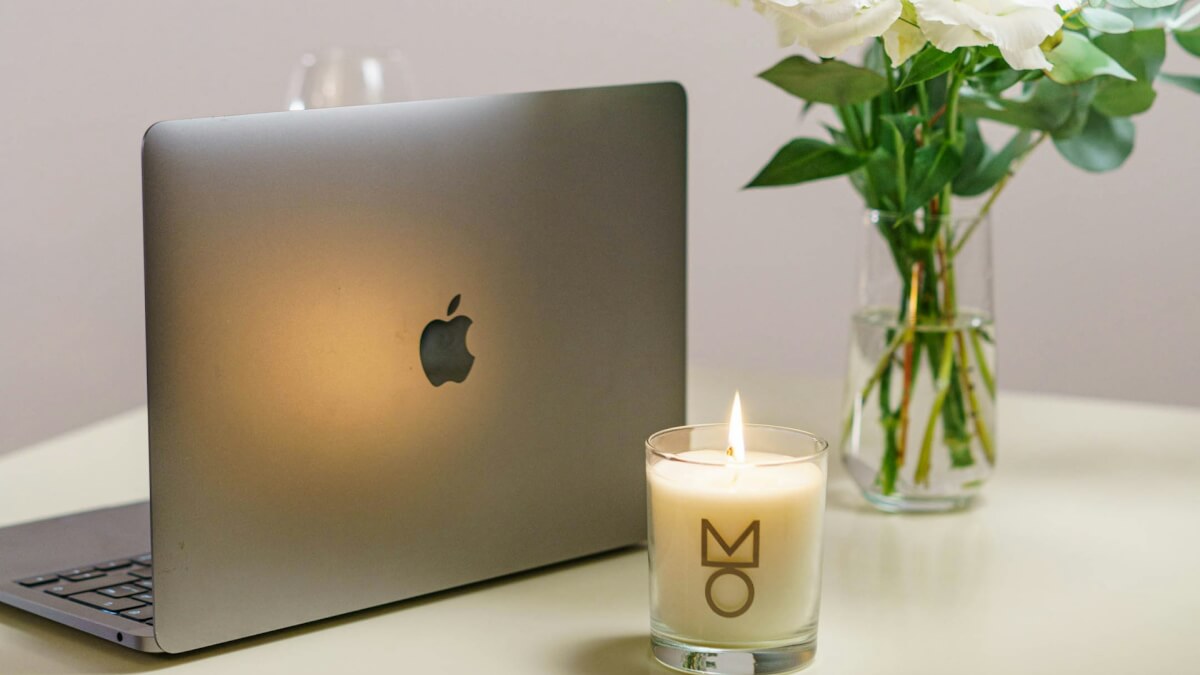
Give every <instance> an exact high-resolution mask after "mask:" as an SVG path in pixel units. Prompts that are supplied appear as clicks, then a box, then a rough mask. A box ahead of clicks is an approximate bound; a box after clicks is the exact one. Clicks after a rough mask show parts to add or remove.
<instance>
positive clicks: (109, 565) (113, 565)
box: [96, 560, 132, 572]
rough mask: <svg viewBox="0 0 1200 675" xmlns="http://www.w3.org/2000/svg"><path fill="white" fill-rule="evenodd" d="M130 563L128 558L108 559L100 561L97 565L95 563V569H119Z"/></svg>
mask: <svg viewBox="0 0 1200 675" xmlns="http://www.w3.org/2000/svg"><path fill="white" fill-rule="evenodd" d="M130 564H132V563H130V562H129V561H128V560H109V561H108V562H102V563H100V564H99V565H96V569H98V570H100V571H101V572H108V571H110V570H117V569H121V568H122V567H129V565H130Z"/></svg>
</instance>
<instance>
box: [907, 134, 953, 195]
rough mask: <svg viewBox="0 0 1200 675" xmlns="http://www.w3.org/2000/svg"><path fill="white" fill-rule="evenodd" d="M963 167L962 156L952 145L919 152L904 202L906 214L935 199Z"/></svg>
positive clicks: (914, 158) (943, 144) (927, 148)
mask: <svg viewBox="0 0 1200 675" xmlns="http://www.w3.org/2000/svg"><path fill="white" fill-rule="evenodd" d="M961 167H962V155H960V154H959V153H958V150H955V149H954V146H953V145H951V144H950V143H934V144H932V145H927V146H925V147H923V148H920V149H919V150H917V152H916V153H915V155H914V156H913V172H912V178H911V179H910V180H909V182H908V194H907V195H906V196H905V201H904V210H905V212H909V211H915V210H916V209H918V208H920V207H921V206H923V205H925V204H926V203H927V202H928V201H929V200H930V199H933V198H934V197H935V196H936V195H937V194H938V193H939V192H941V191H942V188H944V187H946V184H947V183H949V182H950V181H951V180H953V179H954V176H955V175H957V174H958V170H959V168H961Z"/></svg>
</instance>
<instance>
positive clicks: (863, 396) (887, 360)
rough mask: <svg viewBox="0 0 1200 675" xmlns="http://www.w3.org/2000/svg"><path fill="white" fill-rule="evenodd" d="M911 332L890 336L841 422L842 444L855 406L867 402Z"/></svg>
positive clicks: (860, 405) (846, 436) (847, 434)
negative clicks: (880, 356) (868, 376)
mask: <svg viewBox="0 0 1200 675" xmlns="http://www.w3.org/2000/svg"><path fill="white" fill-rule="evenodd" d="M911 336H912V333H910V332H908V330H907V329H906V330H903V331H901V332H899V333H897V334H896V335H895V337H893V338H892V341H891V342H889V343H888V346H887V349H885V350H884V351H883V358H881V359H879V363H877V364H875V370H874V371H872V372H871V377H870V378H868V379H867V383H866V384H865V385H863V388H862V391H861V392H859V393H858V394H857V396H856V398H855V399H854V401H855V403H854V404H853V405H852V406H851V408H850V410H849V411H847V413H846V419H845V420H844V421H843V422H842V444H843V445H844V444H845V443H846V439H847V438H849V437H850V430H851V428H852V427H853V425H854V410H855V408H856V407H862V406H865V405H866V404H867V398H868V397H870V396H871V391H872V390H873V389H874V388H875V385H876V384H877V383H878V382H879V380H880V378H882V377H883V374H884V373H885V372H889V371H890V370H891V366H892V359H893V358H895V356H896V350H898V349H900V346H901V345H903V344H905V343H906V342H908V341H909V340H910V339H911Z"/></svg>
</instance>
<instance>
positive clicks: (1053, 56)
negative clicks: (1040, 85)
mask: <svg viewBox="0 0 1200 675" xmlns="http://www.w3.org/2000/svg"><path fill="white" fill-rule="evenodd" d="M1046 59H1047V60H1048V61H1050V63H1051V65H1053V66H1054V68H1053V69H1051V70H1050V71H1049V72H1048V73H1046V75H1047V76H1048V77H1049V78H1050V79H1052V80H1054V81H1055V82H1058V83H1059V84H1075V83H1077V82H1084V81H1086V80H1090V79H1092V78H1094V77H1099V76H1100V75H1112V76H1113V77H1119V78H1121V79H1124V80H1132V79H1134V77H1133V75H1130V74H1129V72H1128V71H1126V70H1125V69H1124V68H1122V67H1121V64H1119V63H1117V62H1116V61H1115V60H1114V59H1113V58H1112V57H1111V56H1109V55H1108V54H1105V53H1104V51H1103V50H1101V49H1100V48H1099V47H1097V46H1096V45H1094V44H1092V43H1091V41H1090V40H1088V39H1087V37H1085V36H1084V35H1082V34H1080V33H1072V32H1070V31H1064V32H1063V41H1062V42H1061V43H1060V44H1059V45H1058V46H1057V47H1055V48H1054V49H1052V50H1051V51H1050V53H1049V54H1047V55H1046Z"/></svg>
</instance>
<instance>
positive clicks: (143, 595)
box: [133, 593, 154, 605]
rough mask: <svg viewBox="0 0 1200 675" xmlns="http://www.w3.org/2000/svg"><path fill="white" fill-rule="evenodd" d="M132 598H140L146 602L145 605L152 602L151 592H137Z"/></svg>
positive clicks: (152, 595)
mask: <svg viewBox="0 0 1200 675" xmlns="http://www.w3.org/2000/svg"><path fill="white" fill-rule="evenodd" d="M133 599H134V600H141V601H142V602H144V603H146V604H147V605H151V604H154V594H153V593H139V594H137V595H135V596H133Z"/></svg>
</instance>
